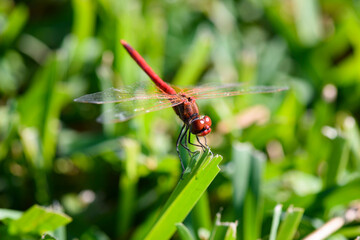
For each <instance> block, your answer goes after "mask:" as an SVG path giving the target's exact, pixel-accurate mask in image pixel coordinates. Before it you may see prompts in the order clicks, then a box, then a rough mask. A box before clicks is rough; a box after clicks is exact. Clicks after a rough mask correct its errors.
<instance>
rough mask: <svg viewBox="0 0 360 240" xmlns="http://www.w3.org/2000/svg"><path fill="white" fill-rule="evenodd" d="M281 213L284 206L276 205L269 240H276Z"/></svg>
mask: <svg viewBox="0 0 360 240" xmlns="http://www.w3.org/2000/svg"><path fill="white" fill-rule="evenodd" d="M281 211H282V205H281V204H278V205H276V207H275V208H274V215H273V220H272V223H271V231H270V237H269V240H276V233H277V230H278V228H279V223H280V217H281Z"/></svg>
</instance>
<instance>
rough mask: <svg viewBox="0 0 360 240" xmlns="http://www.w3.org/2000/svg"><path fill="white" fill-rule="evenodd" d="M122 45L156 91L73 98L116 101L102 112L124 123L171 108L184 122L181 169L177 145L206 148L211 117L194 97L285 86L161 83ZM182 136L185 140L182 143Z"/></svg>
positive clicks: (130, 90)
mask: <svg viewBox="0 0 360 240" xmlns="http://www.w3.org/2000/svg"><path fill="white" fill-rule="evenodd" d="M121 44H122V45H123V46H124V48H125V49H126V50H127V52H128V53H129V54H130V56H131V57H132V58H133V59H134V60H135V61H136V63H137V64H138V65H139V66H140V67H141V68H142V69H143V70H144V71H145V73H146V74H147V75H148V76H149V77H150V78H151V80H152V81H153V82H154V83H155V85H156V88H157V91H155V92H152V93H148V92H145V91H137V90H136V87H135V89H134V88H133V87H129V88H123V89H116V88H110V89H107V90H105V91H102V92H97V93H92V94H87V95H84V96H82V97H79V98H77V99H75V101H76V102H84V103H95V104H104V103H119V104H117V105H115V106H114V107H113V108H111V109H110V112H108V113H105V115H106V117H107V119H108V118H109V117H110V118H111V119H110V121H112V122H123V121H126V120H128V119H130V118H132V117H135V116H137V115H139V114H142V113H148V112H153V111H157V110H160V109H164V108H169V107H172V108H173V109H174V111H175V113H176V114H177V115H178V116H179V118H180V119H181V120H182V121H183V122H184V124H183V126H182V128H181V131H180V134H179V137H178V139H177V141H176V151H177V153H178V155H179V158H180V163H181V167H182V169H183V171H184V170H185V168H184V164H183V162H182V160H181V157H180V151H179V146H180V145H181V146H182V147H184V148H185V149H186V150H187V151H188V153H189V154H190V155H191V153H193V152H192V151H191V150H190V149H189V148H188V144H190V145H194V146H197V147H201V148H202V149H203V150H205V149H207V148H209V147H208V145H207V143H206V138H205V136H206V135H207V134H209V133H210V132H211V119H210V117H209V116H205V115H200V114H199V109H198V106H197V104H196V102H195V100H196V99H208V98H219V97H229V96H235V95H243V94H254V93H271V92H279V91H283V90H287V89H288V88H287V87H275V86H253V87H244V85H242V84H239V83H237V84H227V85H220V86H214V85H204V86H198V87H193V88H186V89H182V88H177V87H174V86H170V85H169V84H167V83H166V82H164V81H163V80H162V79H161V78H160V77H159V76H158V75H157V74H156V73H155V72H154V71H153V70H152V69H151V67H150V66H149V65H148V64H147V63H146V62H145V60H144V59H143V58H142V57H141V56H140V54H139V53H138V52H137V51H135V50H134V49H133V48H132V47H131V46H130V45H129V44H128V43H127V42H125V41H124V40H121ZM174 88H175V89H177V91H176V90H175V89H174ZM108 120H109V119H108ZM191 134H194V135H195V136H196V139H197V142H198V143H197V144H196V143H192V142H191V141H190V136H191ZM199 137H204V138H205V143H202V142H201V141H200V139H199ZM184 139H185V143H183V140H184Z"/></svg>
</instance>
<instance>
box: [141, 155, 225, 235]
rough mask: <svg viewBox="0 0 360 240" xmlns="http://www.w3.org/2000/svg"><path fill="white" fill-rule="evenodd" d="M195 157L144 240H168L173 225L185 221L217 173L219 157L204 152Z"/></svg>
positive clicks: (173, 229)
mask: <svg viewBox="0 0 360 240" xmlns="http://www.w3.org/2000/svg"><path fill="white" fill-rule="evenodd" d="M197 157H198V154H195V155H194V156H193V157H192V159H191V162H190V164H189V166H188V168H187V169H186V171H185V173H184V176H183V179H182V180H180V182H179V183H178V185H177V186H176V188H175V190H174V191H173V193H172V194H171V196H170V198H169V199H168V201H167V203H166V204H165V206H164V209H163V211H162V212H161V214H160V217H159V218H158V220H157V222H156V223H155V225H154V226H153V228H152V229H151V230H150V232H149V233H148V235H147V236H146V238H145V239H158V240H160V239H169V238H170V237H171V236H172V235H173V234H174V232H175V230H176V227H175V224H176V223H178V222H182V221H183V220H184V219H185V217H186V216H187V215H188V213H189V212H190V210H191V209H192V208H193V207H194V205H195V204H196V202H197V201H198V200H199V198H200V197H201V196H202V194H203V193H204V192H205V190H206V189H207V187H208V186H209V185H210V183H211V182H212V181H213V180H214V178H215V176H216V175H217V174H218V173H219V171H220V168H219V167H218V164H219V163H220V162H221V160H222V157H221V156H218V155H217V156H215V157H213V156H211V154H210V153H209V151H206V152H205V153H204V154H203V155H202V156H200V157H199V159H197Z"/></svg>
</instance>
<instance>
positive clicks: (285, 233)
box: [276, 206, 304, 240]
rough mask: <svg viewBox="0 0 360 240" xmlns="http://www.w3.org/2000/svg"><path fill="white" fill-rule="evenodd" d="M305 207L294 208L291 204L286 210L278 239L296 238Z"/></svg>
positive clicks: (288, 239)
mask: <svg viewBox="0 0 360 240" xmlns="http://www.w3.org/2000/svg"><path fill="white" fill-rule="evenodd" d="M303 213H304V209H303V208H294V207H292V206H290V207H289V208H288V210H287V212H286V216H285V219H284V221H283V222H282V223H281V225H280V229H279V233H278V235H277V238H276V239H277V240H290V239H293V238H294V235H295V233H296V230H297V228H298V226H299V224H300V221H301V218H302V215H303Z"/></svg>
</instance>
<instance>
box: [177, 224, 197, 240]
mask: <svg viewBox="0 0 360 240" xmlns="http://www.w3.org/2000/svg"><path fill="white" fill-rule="evenodd" d="M176 228H177V230H178V232H179V235H180V238H181V239H184V240H195V238H194V236H193V235H192V234H191V232H190V230H189V229H188V228H187V227H186V226H185V225H184V224H182V223H177V224H176Z"/></svg>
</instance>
